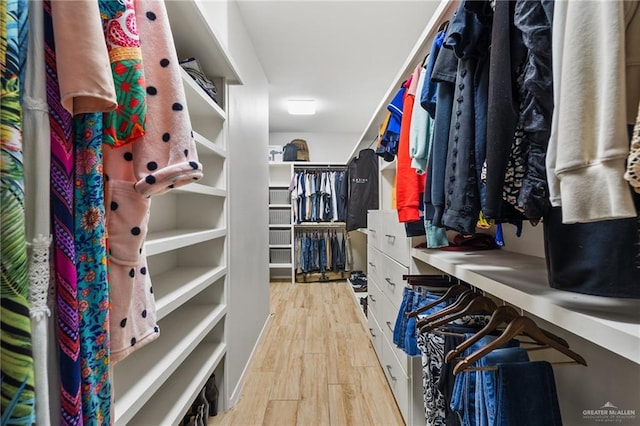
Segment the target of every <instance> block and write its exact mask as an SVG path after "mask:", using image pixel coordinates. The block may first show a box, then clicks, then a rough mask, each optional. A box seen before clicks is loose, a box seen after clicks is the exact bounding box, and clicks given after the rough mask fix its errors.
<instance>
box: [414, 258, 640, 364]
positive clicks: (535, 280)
mask: <svg viewBox="0 0 640 426" xmlns="http://www.w3.org/2000/svg"><path fill="white" fill-rule="evenodd" d="M411 254H412V257H413V258H414V259H416V260H419V261H421V262H424V263H427V264H429V265H431V266H433V267H435V268H437V269H440V270H441V271H443V272H446V273H447V274H450V275H453V276H455V277H457V278H459V279H461V280H463V281H465V282H467V283H469V284H471V285H472V286H474V287H477V288H478V289H481V290H483V291H485V292H487V293H489V294H491V295H493V296H496V297H498V298H500V299H502V300H504V301H506V302H508V303H510V304H513V305H515V306H518V307H519V308H522V309H523V310H524V311H526V312H529V313H531V314H533V315H535V316H537V317H539V318H542V319H544V320H546V321H549V322H551V323H553V324H555V325H557V326H558V327H561V328H563V329H565V330H567V331H569V332H571V333H573V334H575V335H577V336H580V337H582V338H584V339H586V340H588V341H591V342H593V343H595V344H597V345H599V346H602V347H604V348H606V349H608V350H610V351H612V352H614V353H617V354H618V355H620V356H622V357H625V358H627V359H629V360H631V361H633V362H635V363H638V364H640V301H639V300H634V299H620V298H609V297H599V296H590V295H586V294H578V293H573V292H567V291H562V290H556V289H553V288H551V287H550V286H549V284H548V280H547V269H546V264H545V260H544V259H543V258H540V257H534V256H526V255H522V254H518V253H512V252H508V251H505V250H491V251H480V252H450V251H442V250H424V249H412V252H411Z"/></svg>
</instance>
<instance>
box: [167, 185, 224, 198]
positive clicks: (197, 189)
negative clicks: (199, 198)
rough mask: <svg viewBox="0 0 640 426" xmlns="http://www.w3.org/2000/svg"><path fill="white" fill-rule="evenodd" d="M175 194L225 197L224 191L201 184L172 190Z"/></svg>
mask: <svg viewBox="0 0 640 426" xmlns="http://www.w3.org/2000/svg"><path fill="white" fill-rule="evenodd" d="M173 192H175V193H184V194H201V195H211V196H213V197H226V196H227V191H226V190H225V189H220V188H214V187H212V186H207V185H203V184H201V183H190V184H187V185H184V186H181V187H178V188H175V189H174V190H173Z"/></svg>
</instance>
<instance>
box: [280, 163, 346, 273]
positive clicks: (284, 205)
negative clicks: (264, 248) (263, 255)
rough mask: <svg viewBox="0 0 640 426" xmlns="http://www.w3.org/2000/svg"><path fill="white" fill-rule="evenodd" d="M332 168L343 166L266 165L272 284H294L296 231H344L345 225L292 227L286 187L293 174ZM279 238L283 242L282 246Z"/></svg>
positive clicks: (305, 224)
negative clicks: (267, 171)
mask: <svg viewBox="0 0 640 426" xmlns="http://www.w3.org/2000/svg"><path fill="white" fill-rule="evenodd" d="M331 167H344V164H340V163H316V162H308V161H304V162H269V257H270V259H269V275H270V278H271V279H272V280H273V279H291V281H292V282H295V269H294V261H293V260H294V256H295V247H294V241H295V230H296V229H304V228H309V229H314V228H315V229H318V228H344V226H345V223H344V222H304V223H294V220H293V211H292V205H291V195H290V193H289V185H290V184H291V179H292V178H293V176H294V173H295V170H298V169H308V170H314V169H322V168H331ZM285 212H286V213H285ZM285 222H286V223H285ZM280 238H285V242H282V240H281V239H280Z"/></svg>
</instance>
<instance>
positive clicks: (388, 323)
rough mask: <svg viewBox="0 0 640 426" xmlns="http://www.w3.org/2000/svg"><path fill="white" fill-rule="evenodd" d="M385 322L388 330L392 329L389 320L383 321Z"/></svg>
mask: <svg viewBox="0 0 640 426" xmlns="http://www.w3.org/2000/svg"><path fill="white" fill-rule="evenodd" d="M385 322H386V323H387V327H389V330H391V331H393V327H391V321H385Z"/></svg>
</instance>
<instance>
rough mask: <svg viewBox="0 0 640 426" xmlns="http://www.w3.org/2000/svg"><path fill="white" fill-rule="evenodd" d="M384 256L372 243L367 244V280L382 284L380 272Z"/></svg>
mask: <svg viewBox="0 0 640 426" xmlns="http://www.w3.org/2000/svg"><path fill="white" fill-rule="evenodd" d="M381 258H382V254H381V253H380V251H378V249H377V248H375V247H374V246H373V245H371V243H369V244H367V278H368V279H372V280H375V281H376V282H380V279H379V275H378V270H379V269H380V267H381V265H380V261H381Z"/></svg>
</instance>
